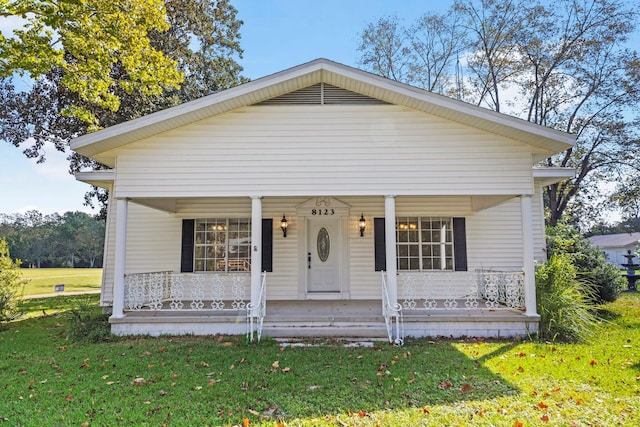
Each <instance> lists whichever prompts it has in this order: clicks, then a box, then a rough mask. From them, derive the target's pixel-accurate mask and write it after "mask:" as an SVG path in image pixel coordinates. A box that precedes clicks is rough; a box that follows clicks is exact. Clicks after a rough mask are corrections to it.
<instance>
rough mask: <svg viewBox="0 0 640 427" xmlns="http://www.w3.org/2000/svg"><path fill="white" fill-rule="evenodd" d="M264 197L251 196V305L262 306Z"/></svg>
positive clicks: (255, 308)
mask: <svg viewBox="0 0 640 427" xmlns="http://www.w3.org/2000/svg"><path fill="white" fill-rule="evenodd" d="M261 273H262V197H261V196H251V305H252V307H253V308H254V310H257V309H258V306H259V304H260V285H261V282H262V280H261V278H262V274H261Z"/></svg>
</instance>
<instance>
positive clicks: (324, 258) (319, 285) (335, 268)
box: [307, 218, 343, 293]
mask: <svg viewBox="0 0 640 427" xmlns="http://www.w3.org/2000/svg"><path fill="white" fill-rule="evenodd" d="M341 241H342V240H341V235H340V219H339V218H308V220H307V291H308V292H310V293H313V292H340V290H341V283H340V280H341V267H342V266H341V262H342V258H343V257H341V256H340V249H341V247H342V244H341Z"/></svg>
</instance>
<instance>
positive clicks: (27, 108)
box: [0, 0, 247, 217]
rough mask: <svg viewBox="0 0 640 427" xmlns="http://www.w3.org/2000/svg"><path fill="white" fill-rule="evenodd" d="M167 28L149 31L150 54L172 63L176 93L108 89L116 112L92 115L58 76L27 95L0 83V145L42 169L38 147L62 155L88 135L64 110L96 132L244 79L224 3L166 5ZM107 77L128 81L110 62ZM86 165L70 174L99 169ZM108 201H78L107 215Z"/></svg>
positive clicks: (73, 161)
mask: <svg viewBox="0 0 640 427" xmlns="http://www.w3.org/2000/svg"><path fill="white" fill-rule="evenodd" d="M164 3H165V6H166V13H167V21H168V22H169V23H170V27H169V28H167V29H164V30H153V31H150V32H149V34H148V36H149V40H150V43H151V46H152V47H153V48H154V49H157V50H158V51H159V52H162V53H163V54H164V55H165V56H166V57H167V58H169V59H171V60H172V61H175V63H176V64H177V67H178V70H179V72H180V73H182V75H184V82H183V84H182V85H181V86H180V88H171V87H166V86H165V87H163V91H162V92H161V93H145V92H141V91H133V92H130V91H128V90H126V86H121V85H114V86H113V87H112V90H113V93H114V95H115V96H117V97H118V99H119V100H120V104H119V108H118V110H117V111H113V110H111V109H106V108H99V107H96V106H92V105H90V104H88V103H87V102H86V101H85V100H83V99H81V98H80V96H79V95H78V94H76V93H74V92H73V91H71V90H69V89H68V88H67V87H66V86H65V85H64V84H63V79H64V76H65V70H64V69H63V68H61V67H56V68H53V69H51V70H50V71H49V72H47V73H46V74H44V75H42V76H41V77H40V78H39V79H38V80H37V81H35V82H34V84H33V87H32V89H31V90H29V91H27V92H19V91H18V92H16V90H15V87H13V85H11V82H10V81H8V79H5V81H4V82H2V81H1V80H0V101H1V100H11V102H7V103H0V125H3V126H0V139H3V140H5V141H8V142H9V143H11V144H13V145H15V146H16V147H23V146H26V148H25V149H24V153H25V155H27V156H28V157H32V158H38V161H39V162H42V161H45V150H44V147H45V146H47V145H49V144H53V145H54V146H55V148H56V149H57V150H59V151H66V149H67V147H68V144H69V141H70V140H71V139H72V138H74V137H77V136H80V135H83V134H85V133H87V132H88V131H90V127H89V126H88V125H87V123H85V122H83V121H81V120H79V119H78V118H76V117H68V116H66V115H64V114H62V113H63V112H64V111H65V110H66V109H67V108H69V106H73V105H80V106H81V107H82V108H91V109H92V112H93V114H94V116H95V117H96V120H97V126H98V127H103V128H104V127H109V126H112V125H114V124H118V123H122V122H125V121H127V120H131V119H135V118H137V117H140V116H143V115H146V114H150V113H152V112H154V111H158V110H162V109H165V108H169V107H172V106H174V105H177V104H179V103H181V102H186V101H190V100H192V99H196V98H199V97H202V96H205V95H209V94H211V93H213V92H216V91H219V90H221V89H226V88H229V87H232V86H235V85H238V84H240V83H243V82H245V81H246V80H247V79H246V78H244V77H242V76H241V74H240V73H241V71H242V68H241V67H240V65H238V63H237V61H236V58H238V57H242V49H241V47H240V43H239V39H240V33H239V31H240V27H241V25H242V21H240V20H238V19H237V16H236V15H237V10H236V9H235V8H234V7H233V6H232V5H230V4H229V0H218V1H215V0H197V1H194V0H166V1H165V2H164ZM110 75H111V76H113V79H114V80H115V81H126V80H127V79H128V78H129V75H128V72H127V70H126V68H125V67H124V66H123V65H122V64H120V63H118V62H116V63H114V64H112V66H111V69H110ZM103 168H105V166H104V165H100V164H98V163H96V162H94V161H93V160H91V159H87V158H84V157H82V156H79V155H77V154H76V153H73V154H71V155H70V172H72V173H73V172H75V171H78V170H80V169H103ZM107 200H108V195H107V193H106V191H104V190H103V189H98V188H95V187H94V188H93V189H92V190H91V191H90V192H88V193H87V195H86V196H85V203H86V204H87V205H90V206H94V205H95V203H96V202H97V204H98V205H99V206H101V207H102V211H101V215H102V216H103V217H104V216H105V215H106V203H107Z"/></svg>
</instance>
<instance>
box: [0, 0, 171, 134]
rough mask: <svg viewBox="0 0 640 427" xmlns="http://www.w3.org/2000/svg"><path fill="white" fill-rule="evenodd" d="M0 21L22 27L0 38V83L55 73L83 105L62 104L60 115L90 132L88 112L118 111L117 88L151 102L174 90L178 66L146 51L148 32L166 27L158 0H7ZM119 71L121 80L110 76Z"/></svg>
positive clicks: (92, 118) (1, 6)
mask: <svg viewBox="0 0 640 427" xmlns="http://www.w3.org/2000/svg"><path fill="white" fill-rule="evenodd" d="M0 16H17V17H22V18H23V19H24V21H25V24H24V26H23V28H21V29H17V30H15V31H14V32H13V37H10V38H0V77H8V76H11V75H12V74H14V73H18V74H21V75H24V74H28V75H29V76H30V77H32V78H38V77H40V76H42V75H44V74H46V73H47V72H49V71H50V70H52V69H54V68H60V69H62V70H63V72H64V75H63V76H62V80H61V83H62V85H63V86H64V87H66V88H68V89H69V90H70V91H71V92H73V93H75V94H77V95H78V96H79V98H80V99H81V100H83V101H85V102H87V103H88V104H89V105H88V106H84V105H81V104H74V105H69V106H67V107H66V108H65V110H64V111H63V113H64V114H66V115H68V116H71V117H76V118H79V119H80V120H82V121H84V122H86V123H89V124H91V125H92V126H95V125H97V124H98V122H97V119H96V117H95V115H94V113H93V111H92V110H93V109H92V108H91V107H92V106H97V107H99V108H103V109H107V110H110V111H116V110H118V108H119V106H120V99H119V98H118V96H117V95H116V94H115V93H114V88H116V87H117V88H119V89H122V90H124V91H125V92H127V93H133V92H138V93H141V94H144V95H158V94H160V93H162V91H163V88H164V87H178V86H179V84H180V83H181V82H182V79H183V76H182V74H181V73H180V72H179V71H178V70H177V63H176V61H174V60H171V59H169V58H167V57H166V56H165V55H164V54H163V53H162V52H161V51H159V50H157V49H155V48H154V47H153V46H152V45H151V40H150V38H149V32H150V31H152V30H158V31H164V30H167V29H168V28H169V23H168V22H167V19H166V13H165V7H164V1H162V0H113V1H108V2H105V1H102V0H84V1H81V2H79V1H72V0H62V1H51V0H39V1H33V0H13V1H4V2H2V3H0ZM116 63H117V64H120V65H121V66H122V67H123V69H124V70H125V72H126V74H127V78H126V79H121V80H116V79H115V78H114V76H113V75H112V74H111V69H112V67H113V66H114V64H116Z"/></svg>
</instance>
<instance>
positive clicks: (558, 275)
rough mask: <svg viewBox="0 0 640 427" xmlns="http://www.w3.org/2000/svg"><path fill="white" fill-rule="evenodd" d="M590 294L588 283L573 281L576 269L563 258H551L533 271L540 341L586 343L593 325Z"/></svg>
mask: <svg viewBox="0 0 640 427" xmlns="http://www.w3.org/2000/svg"><path fill="white" fill-rule="evenodd" d="M592 293H593V289H592V286H591V285H590V284H589V283H588V282H584V281H580V280H578V279H577V271H576V268H575V266H574V265H573V264H572V262H571V260H570V257H569V256H568V255H567V254H557V255H554V256H552V257H551V259H550V260H549V261H547V262H546V263H545V264H544V265H542V266H541V267H540V268H539V269H538V270H537V271H536V301H537V309H538V313H539V314H540V330H539V335H540V337H541V338H542V339H545V340H551V341H555V340H556V339H559V340H561V341H586V340H587V339H588V338H589V337H590V335H591V334H592V333H593V330H594V327H595V325H596V317H595V315H594V311H593V310H594V306H593V303H592V300H593V297H592Z"/></svg>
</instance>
